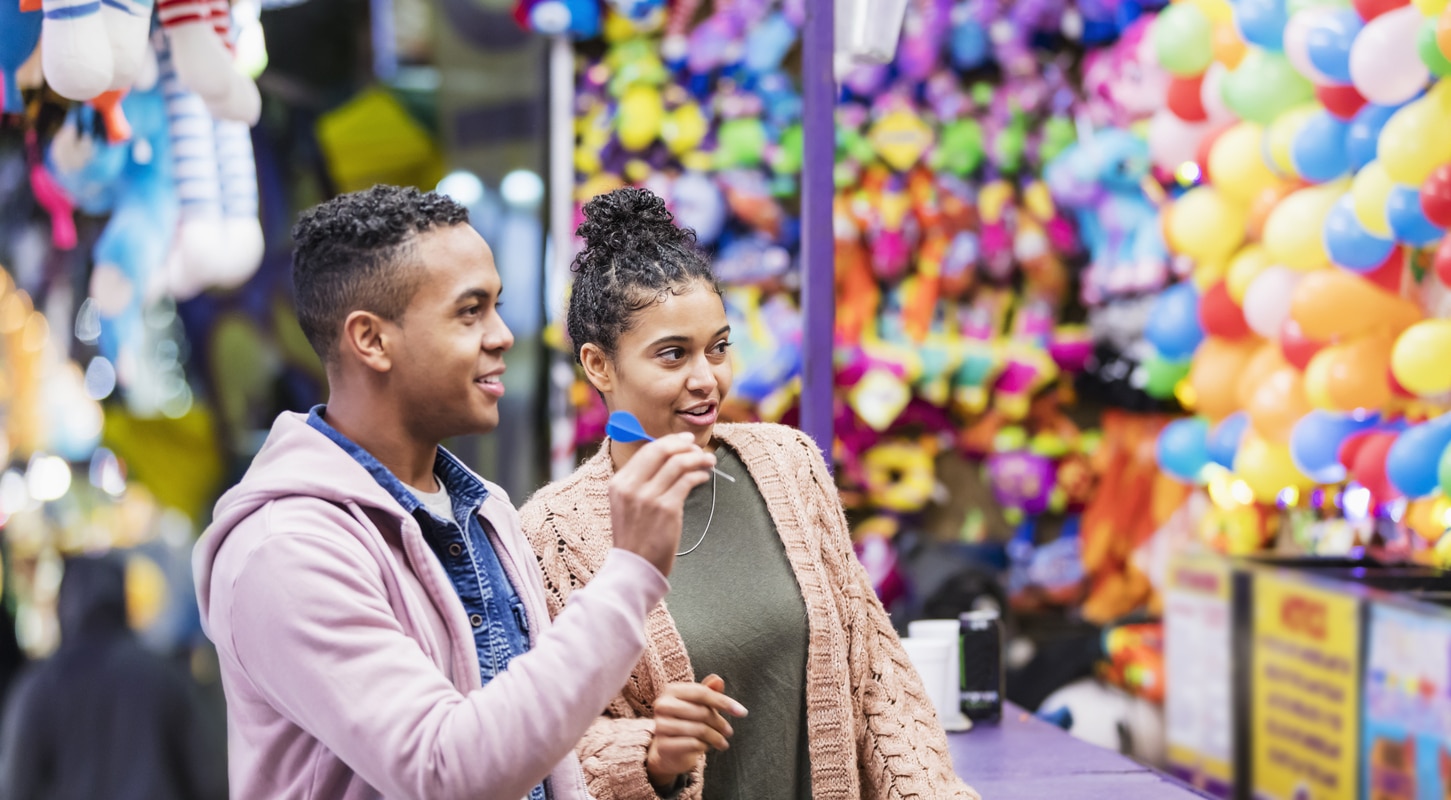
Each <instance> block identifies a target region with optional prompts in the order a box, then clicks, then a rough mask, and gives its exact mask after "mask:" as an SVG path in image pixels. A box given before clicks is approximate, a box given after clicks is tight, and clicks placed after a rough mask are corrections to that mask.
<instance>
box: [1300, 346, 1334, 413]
mask: <svg viewBox="0 0 1451 800" xmlns="http://www.w3.org/2000/svg"><path fill="white" fill-rule="evenodd" d="M1334 366H1335V354H1334V353H1332V352H1330V348H1328V347H1327V348H1325V349H1324V350H1321V351H1320V352H1318V353H1316V354H1315V355H1314V356H1313V357H1312V358H1311V359H1310V363H1309V364H1306V365H1305V399H1306V400H1308V401H1310V405H1312V406H1314V407H1315V408H1318V409H1321V410H1324V411H1331V410H1333V409H1334V408H1335V402H1334V401H1333V400H1331V399H1330V372H1331V370H1332V368H1333V367H1334Z"/></svg>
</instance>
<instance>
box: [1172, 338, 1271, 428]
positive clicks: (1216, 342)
mask: <svg viewBox="0 0 1451 800" xmlns="http://www.w3.org/2000/svg"><path fill="white" fill-rule="evenodd" d="M1260 345H1261V340H1260V339H1258V338H1255V337H1249V338H1247V339H1243V340H1240V341H1233V342H1231V341H1228V340H1226V339H1221V338H1219V337H1218V336H1210V337H1209V338H1207V339H1205V340H1204V342H1203V343H1202V344H1200V345H1199V348H1198V349H1197V350H1195V351H1194V360H1193V361H1191V362H1190V364H1189V379H1188V380H1189V387H1190V389H1192V390H1193V393H1194V410H1195V411H1196V412H1198V413H1200V414H1203V415H1204V416H1206V417H1208V418H1210V419H1212V420H1220V419H1224V418H1225V417H1227V416H1229V415H1230V414H1233V413H1234V412H1236V411H1238V410H1239V409H1240V407H1241V406H1240V402H1239V397H1238V394H1237V393H1236V391H1235V388H1236V387H1237V386H1238V385H1239V384H1238V376H1239V375H1240V373H1242V372H1243V371H1244V368H1245V366H1246V365H1247V364H1249V361H1250V358H1251V357H1252V356H1253V355H1254V354H1255V351H1256V350H1258V349H1259V347H1260Z"/></svg>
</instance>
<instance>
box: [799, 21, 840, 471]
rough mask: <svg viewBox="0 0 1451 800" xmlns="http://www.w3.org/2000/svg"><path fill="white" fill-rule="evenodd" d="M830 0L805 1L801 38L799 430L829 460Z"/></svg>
mask: <svg viewBox="0 0 1451 800" xmlns="http://www.w3.org/2000/svg"><path fill="white" fill-rule="evenodd" d="M832 6H833V0H810V2H808V3H806V30H805V31H803V37H802V68H801V83H802V87H801V90H802V95H803V98H802V101H803V106H804V116H805V119H804V124H803V131H802V133H804V134H805V135H804V137H803V138H804V139H805V145H804V150H805V152H804V154H803V155H804V158H803V165H802V176H801V229H802V232H803V235H802V237H801V305H802V312H803V315H804V324H803V326H802V327H803V331H804V341H803V342H802V366H803V369H802V377H801V429H802V430H803V431H805V432H806V434H807V435H808V436H810V437H811V438H812V439H815V440H816V444H817V446H819V447H820V448H821V451H822V452H823V453H825V454H826V463H827V464H828V465H830V464H831V460H832V459H831V451H832V438H833V427H834V426H833V409H832V388H833V384H834V383H835V377H834V375H833V369H832V349H833V347H832V346H833V339H834V338H835V329H836V254H835V240H834V237H833V236H832V220H831V204H832V196H833V186H832V172H833V170H834V169H835V168H836V77H835V75H834V74H833V71H832V58H833V54H834V52H835V48H834V43H833V39H834V36H835V31H834V30H833V25H834V22H833V8H832Z"/></svg>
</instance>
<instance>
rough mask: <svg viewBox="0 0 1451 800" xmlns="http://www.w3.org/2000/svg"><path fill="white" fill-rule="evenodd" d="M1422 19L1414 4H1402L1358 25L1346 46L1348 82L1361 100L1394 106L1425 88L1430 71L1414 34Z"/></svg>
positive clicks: (1423, 18) (1423, 19)
mask: <svg viewBox="0 0 1451 800" xmlns="http://www.w3.org/2000/svg"><path fill="white" fill-rule="evenodd" d="M1425 19H1426V18H1425V17H1423V16H1421V12H1420V10H1419V9H1417V8H1416V7H1415V6H1406V7H1405V8H1398V9H1396V10H1395V11H1391V12H1388V13H1385V14H1382V15H1380V16H1378V17H1376V18H1375V19H1373V20H1371V21H1370V22H1368V23H1366V25H1365V27H1364V28H1361V30H1360V33H1359V34H1357V35H1356V37H1355V42H1354V43H1353V44H1351V46H1350V81H1351V83H1353V84H1354V85H1355V89H1356V91H1358V92H1360V93H1361V95H1363V96H1364V97H1365V99H1367V100H1369V101H1370V102H1372V103H1376V104H1378V105H1383V106H1394V105H1399V104H1401V103H1404V102H1406V101H1407V100H1410V99H1411V98H1412V97H1415V96H1416V92H1419V91H1421V89H1422V88H1424V87H1425V85H1426V81H1428V80H1430V78H1431V70H1430V69H1429V68H1428V67H1427V66H1426V64H1425V62H1423V61H1421V55H1420V52H1419V51H1418V50H1417V49H1416V34H1417V33H1418V32H1420V30H1421V25H1423V24H1424V23H1425Z"/></svg>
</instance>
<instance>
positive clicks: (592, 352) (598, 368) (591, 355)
mask: <svg viewBox="0 0 1451 800" xmlns="http://www.w3.org/2000/svg"><path fill="white" fill-rule="evenodd" d="M579 363H580V365H581V366H583V367H584V377H585V379H586V380H588V381H589V382H590V385H591V386H593V387H595V391H597V392H600V393H601V394H604V393H608V392H611V391H613V390H614V387H615V364H614V362H613V361H611V360H610V357H609V356H607V355H605V351H604V350H602V349H600V346H599V345H597V344H594V343H593V342H591V343H588V344H586V345H584V346H583V347H581V348H580V349H579Z"/></svg>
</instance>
